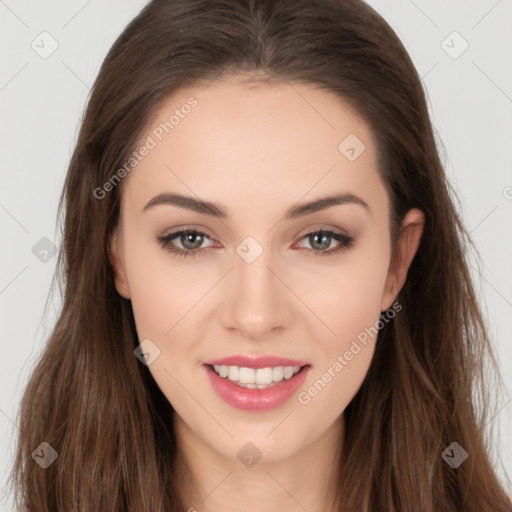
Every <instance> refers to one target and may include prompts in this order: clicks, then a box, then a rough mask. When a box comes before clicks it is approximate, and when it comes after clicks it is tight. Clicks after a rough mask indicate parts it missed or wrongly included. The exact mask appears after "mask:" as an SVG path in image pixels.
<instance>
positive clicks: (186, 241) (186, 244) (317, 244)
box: [157, 229, 355, 258]
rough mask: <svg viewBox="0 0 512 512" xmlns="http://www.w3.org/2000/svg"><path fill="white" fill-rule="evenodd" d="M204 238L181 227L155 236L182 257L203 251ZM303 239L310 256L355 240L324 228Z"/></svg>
mask: <svg viewBox="0 0 512 512" xmlns="http://www.w3.org/2000/svg"><path fill="white" fill-rule="evenodd" d="M175 239H178V241H179V243H180V244H181V246H182V248H180V247H176V245H175V243H174V242H173V240H175ZM206 239H208V240H211V239H210V237H209V236H208V235H207V234H206V233H203V232H202V231H197V230H194V229H182V230H179V231H175V232H173V233H170V234H168V235H165V236H158V237H157V240H158V242H159V243H160V245H161V246H162V247H163V248H165V249H166V250H168V251H169V252H171V253H173V254H176V255H177V256H181V257H183V258H186V257H187V256H189V255H190V256H192V258H194V256H195V255H198V254H202V253H203V252H205V251H206V249H207V248H201V245H203V243H204V241H205V240H206ZM304 239H307V240H308V241H309V242H310V244H311V246H312V249H309V248H307V247H306V248H304V251H305V252H306V254H308V255H312V256H328V255H331V254H333V253H335V252H338V251H341V250H343V249H348V248H350V247H352V246H353V244H354V241H355V240H354V238H352V237H350V236H348V235H345V234H343V233H337V232H335V231H331V230H325V229H321V230H317V231H312V232H310V233H307V234H306V235H304V236H303V237H302V238H301V240H304ZM333 240H335V241H336V242H338V245H337V246H336V247H335V248H334V249H328V248H329V247H330V246H331V244H332V241H333ZM294 245H295V244H294ZM327 249H328V250H327Z"/></svg>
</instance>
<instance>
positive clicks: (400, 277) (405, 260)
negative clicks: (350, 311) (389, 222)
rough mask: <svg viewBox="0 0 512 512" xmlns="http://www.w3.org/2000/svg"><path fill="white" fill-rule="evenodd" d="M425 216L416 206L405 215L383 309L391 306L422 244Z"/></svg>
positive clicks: (384, 293) (387, 282)
mask: <svg viewBox="0 0 512 512" xmlns="http://www.w3.org/2000/svg"><path fill="white" fill-rule="evenodd" d="M424 225H425V216H424V215H423V212H422V211H420V210H418V209H416V208H414V209H412V210H409V211H408V212H407V215H406V216H405V217H404V220H403V222H402V226H401V228H400V233H399V236H398V241H397V247H396V253H395V257H394V261H392V262H391V264H390V266H389V270H388V275H387V277H386V283H385V285H384V292H383V295H382V303H381V311H386V310H387V309H389V308H390V307H391V305H392V304H393V301H394V300H395V299H396V297H397V295H398V293H399V292H400V290H401V289H402V286H403V285H404V283H405V279H406V278H407V271H408V270H409V266H410V265H411V262H412V260H413V258H414V255H415V254H416V251H417V249H418V246H419V244H420V240H421V235H422V233H423V227H424Z"/></svg>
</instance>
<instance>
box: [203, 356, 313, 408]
mask: <svg viewBox="0 0 512 512" xmlns="http://www.w3.org/2000/svg"><path fill="white" fill-rule="evenodd" d="M228 361H229V362H228ZM276 361H277V362H276ZM248 363H251V364H248ZM211 364H226V365H227V366H245V367H246V368H268V367H269V366H304V363H301V362H300V361H293V360H291V359H283V358H267V357H263V358H256V359H248V358H247V357H234V358H226V359H218V360H216V361H212V362H211V363H210V362H209V363H206V364H204V365H203V368H204V369H205V371H206V373H207V375H208V378H209V379H210V383H211V385H212V387H213V389H214V390H215V391H216V393H217V394H218V395H219V396H220V397H221V398H222V399H223V400H224V401H225V402H226V403H227V404H229V405H231V406H232V407H236V408H237V409H243V410H246V411H266V410H269V409H273V408H274V407H278V406H279V405H281V404H283V403H284V402H286V401H287V400H288V399H289V398H290V397H291V396H292V395H293V394H294V393H296V392H297V391H298V389H299V388H300V387H301V386H302V384H304V381H305V380H306V377H307V376H308V374H309V370H310V368H311V365H306V367H305V368H302V370H300V371H299V372H298V373H297V374H295V375H294V376H293V377H291V378H290V379H283V380H282V381H281V382H279V384H275V385H273V386H271V387H269V388H265V389H258V388H255V389H250V388H243V387H241V386H238V385H237V384H235V383H234V382H231V381H230V380H229V379H228V378H227V377H220V376H219V375H217V374H216V373H215V372H214V370H213V368H212V367H211V366H210V365H211Z"/></svg>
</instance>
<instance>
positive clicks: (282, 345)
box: [110, 76, 424, 512]
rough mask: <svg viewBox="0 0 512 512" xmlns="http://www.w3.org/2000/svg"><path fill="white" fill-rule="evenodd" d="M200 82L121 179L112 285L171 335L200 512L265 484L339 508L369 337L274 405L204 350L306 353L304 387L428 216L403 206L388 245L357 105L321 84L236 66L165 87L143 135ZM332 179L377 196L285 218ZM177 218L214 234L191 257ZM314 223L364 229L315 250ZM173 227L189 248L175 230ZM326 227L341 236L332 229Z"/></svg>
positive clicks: (190, 497)
mask: <svg viewBox="0 0 512 512" xmlns="http://www.w3.org/2000/svg"><path fill="white" fill-rule="evenodd" d="M190 96H194V98H196V99H197V101H198V105H197V106H196V107H195V108H194V109H193V110H192V111H191V112H190V113H189V114H188V115H187V116H185V117H184V119H180V122H179V124H178V125H176V126H175V127H174V129H173V130H172V132H170V133H169V134H166V135H165V136H164V137H163V139H162V141H160V142H158V144H157V146H156V147H155V148H154V149H152V150H151V151H150V152H149V154H148V155H147V156H146V157H145V158H144V159H143V160H142V161H141V162H140V163H139V164H138V166H137V167H136V168H135V170H134V171H133V172H132V173H131V174H130V175H129V176H128V177H127V178H125V181H124V182H123V184H122V185H123V191H122V196H121V215H120V222H119V226H118V229H117V231H116V232H115V233H114V236H113V237H112V239H111V244H110V255H111V261H112V265H113V267H114V270H115V275H116V288H117V290H118V292H119V294H120V295H122V296H123V297H125V298H127V299H130V300H131V302H132V307H133V311H134V316H135V320H136V326H137V332H138V334H139V339H140V340H143V339H146V338H149V339H151V340H152V342H153V343H154V344H155V345H157V346H158V348H159V349H160V351H161V353H160V356H159V357H157V358H156V359H155V360H154V362H152V363H151V364H150V366H149V369H150V371H151V374H152V375H153V377H154V379H155V381H156V382H157V384H158V386H159V387H160V389H161V390H162V392H163V393H164V394H165V396H166V397H167V398H168V400H169V402H170V403H171V404H172V406H173V408H174V409H175V411H176V413H177V414H176V415H175V417H176V419H175V424H174V428H175V430H176V434H177V437H178V441H179V446H180V448H181V454H180V464H181V465H183V467H185V466H184V465H185V464H187V465H188V466H189V467H190V470H191V472H192V475H193V477H194V479H195V481H196V482H197V486H196V487H194V486H192V485H191V484H190V480H189V479H187V480H186V481H185V482H184V484H183V486H182V488H181V489H182V494H183V497H184V500H185V503H186V504H187V506H190V507H191V508H192V507H193V508H195V509H197V510H198V511H201V512H202V511H218V510H227V511H230V510H233V511H235V510H236V511H239V510H244V511H247V512H250V511H256V510H261V499H262V498H264V500H265V509H266V510H267V511H268V512H271V511H274V510H275V511H277V510H280V511H281V510H289V511H295V510H297V511H299V510H301V511H302V510H303V509H306V510H308V511H309V512H314V511H320V510H329V509H330V507H332V503H331V502H330V498H329V497H327V490H328V486H329V482H330V481H331V472H330V471H331V468H332V467H334V464H335V457H336V452H337V450H336V446H337V443H340V442H341V440H342V439H343V434H344V415H343V411H344V409H345V408H346V406H347V405H348V404H349V403H350V401H351V400H352V398H353V397H354V395H355V394H356V392H357V391H358V389H359V387H360V386H361V384H362V382H363V379H364V377H365V375H366V373H367V371H368V368H369V365H370V362H371V359H372V356H373V353H374V348H375V343H376V341H377V338H376V337H375V336H374V337H373V338H372V337H370V338H369V339H368V342H367V345H366V346H363V345H361V346H362V347H363V349H362V350H361V351H360V352H359V353H358V354H357V355H355V356H354V358H353V359H352V360H351V361H350V362H349V364H347V366H345V367H344V368H343V370H342V371H341V372H339V373H338V374H336V377H334V378H332V380H331V381H330V382H329V383H328V384H327V385H326V386H325V388H324V389H323V390H322V391H321V392H319V393H318V394H317V395H316V396H315V397H313V398H311V400H310V402H309V403H307V404H301V403H299V401H298V400H297V397H296V396H293V397H292V398H290V399H289V400H288V401H286V402H285V403H284V404H282V405H281V406H279V407H277V408H275V409H272V410H270V411H265V412H254V411H242V410H238V409H235V408H233V407H232V406H230V405H228V404H227V403H225V402H224V401H223V400H222V399H221V398H220V397H219V396H218V395H217V394H216V393H215V391H214V390H213V389H212V387H211V385H210V383H209V381H208V379H207V376H206V374H205V372H204V370H203V368H202V364H203V362H204V361H206V360H209V359H214V358H221V357H226V356H230V355H237V354H247V355H254V356H261V355H275V356H282V357H290V358H294V359H298V360H302V361H307V362H309V364H311V365H312V367H311V370H310V373H309V375H308V377H307V379H306V381H305V383H304V385H303V386H302V387H301V390H307V389H308V388H309V387H310V386H311V385H312V384H313V383H314V382H315V381H317V380H318V379H319V378H321V376H322V374H323V373H324V372H326V371H327V370H328V368H329V367H331V368H332V366H333V363H334V362H335V361H336V360H337V357H338V356H339V355H343V354H344V353H345V352H346V351H347V350H348V349H349V348H350V346H351V343H352V342H353V340H355V339H356V337H357V336H358V334H360V333H361V332H363V331H364V330H365V328H369V327H370V326H374V325H375V324H376V322H377V321H378V320H379V314H380V312H381V311H385V310H386V309H388V308H390V307H391V306H392V304H393V302H394V300H395V298H396V296H397V294H398V292H399V290H400V288H401V287H402V286H403V284H404V281H405V279H406V275H407V270H408V268H409V265H410V263H411V261H412V259H413V257H414V254H415V252H416V250H417V247H418V244H419V241H420V237H421V233H422V230H423V225H424V216H423V214H422V212H420V211H418V210H411V211H409V212H408V213H407V215H406V217H405V219H404V222H403V225H402V231H401V235H400V239H399V242H398V252H397V254H398V255H399V257H397V258H396V259H395V261H393V262H392V261H391V259H390V255H391V241H390V234H389V233H390V231H389V229H390V226H389V198H388V195H387V192H386V189H385V187H384V185H383V183H382V181H381V179H380V177H379V175H378V173H377V171H376V168H377V167H376V161H377V159H376V150H375V147H374V144H373V141H372V139H371V135H370V130H369V128H368V126H367V125H366V124H365V123H364V122H363V120H362V119H360V118H359V116H358V115H357V113H356V112H355V111H353V110H352V109H351V108H350V107H349V106H348V105H347V104H345V103H343V102H342V101H341V100H340V99H339V98H337V97H336V96H334V95H332V94H331V93H329V92H326V91H322V90H319V89H315V88H314V87H313V86H308V85H303V84H293V87H292V86H290V84H284V85H276V84H273V85H269V84H258V85H254V84H247V83H242V82H241V77H240V76H238V77H230V78H228V79H224V80H222V81H216V82H214V83H212V84H210V85H209V86H208V87H206V88H205V87H204V86H203V87H199V86H197V87H191V88H187V89H186V90H182V91H179V92H178V93H176V94H174V95H173V96H172V97H170V98H168V99H167V100H166V102H165V103H164V104H163V105H162V106H161V108H160V109H159V110H158V111H157V112H156V114H155V115H154V116H153V118H152V119H151V122H150V123H149V124H148V128H147V130H146V132H145V133H144V134H143V136H142V137H141V138H140V142H141V143H142V142H143V141H144V140H146V137H147V136H148V135H151V132H152V130H153V129H154V128H155V127H156V126H158V125H159V123H160V122H163V121H165V120H168V118H169V115H170V113H172V111H173V110H175V109H176V108H180V106H181V105H183V104H185V103H186V101H187V99H188V98H189V97H190ZM349 134H356V135H357V137H358V138H359V139H360V140H361V141H363V143H364V144H365V146H366V149H365V150H364V151H363V152H362V153H361V154H360V156H359V157H358V158H356V160H354V161H349V160H348V159H347V158H346V157H345V156H344V155H343V154H342V153H341V152H340V151H339V150H338V145H339V144H340V142H341V141H343V140H344V139H345V138H346V137H347V136H348V135H349ZM153 138H154V137H153ZM162 192H177V193H181V194H185V195H189V196H193V197H196V198H201V199H203V200H208V201H213V202H215V203H219V204H221V205H222V206H223V208H225V209H226V211H227V212H228V217H227V218H226V219H222V220H221V219H217V218H213V217H211V216H208V215H205V214H201V213H198V212H193V211H190V210H186V209H183V208H180V207H178V206H172V205H158V206H155V207H153V208H149V209H148V210H147V211H145V212H142V210H143V208H144V206H145V205H146V203H147V202H148V201H149V200H150V199H152V198H153V197H154V196H156V195H157V194H160V193H162ZM334 192H340V193H342V192H350V193H352V194H354V195H355V196H358V197H360V198H361V199H363V200H364V201H365V202H366V203H367V204H368V205H369V211H367V210H366V209H365V208H363V207H361V206H359V205H357V204H350V203H348V204H343V205H337V206H333V207H330V208H328V209H325V210H323V211H319V212H315V213H312V214H310V215H307V216H304V217H301V218H297V219H293V220H285V219H283V213H284V211H285V210H286V209H287V208H289V207H291V206H293V205H295V204H296V203H298V202H300V203H302V202H307V201H310V200H313V199H317V198H320V197H324V196H327V195H330V194H333V193H334ZM185 227H186V228H190V229H196V230H198V231H202V232H204V233H206V234H207V235H208V237H209V238H204V241H203V243H202V245H201V246H200V247H201V248H205V249H206V251H205V252H203V253H202V254H199V255H197V256H195V257H194V258H192V257H187V258H181V257H178V256H176V255H173V254H172V253H170V252H169V251H168V250H167V249H165V248H163V247H162V246H161V245H160V243H159V242H158V241H157V240H156V237H157V236H159V235H166V234H169V233H172V232H173V231H176V230H177V229H179V228H185ZM320 228H323V229H333V230H334V231H338V232H343V233H346V234H348V235H350V236H352V237H354V238H355V242H354V245H353V246H352V247H350V248H347V249H342V250H340V251H338V252H336V253H332V254H330V255H326V256H321V255H320V256H318V257H314V256H313V255H309V254H307V253H306V251H305V249H307V248H309V249H310V250H311V251H313V250H315V248H316V251H317V252H321V250H320V249H318V245H313V244H314V243H315V240H314V239H313V240H312V238H311V237H308V236H306V235H308V234H309V233H311V232H313V231H314V230H315V229H316V230H318V229H320ZM247 236H251V237H253V238H254V239H255V240H256V241H257V242H258V244H259V245H260V246H261V247H262V249H263V252H262V254H261V255H260V256H259V257H258V258H257V259H256V260H255V261H254V262H252V263H250V264H249V263H247V262H246V261H245V260H244V259H243V258H241V257H240V256H239V255H238V254H237V252H236V248H237V246H238V245H239V244H240V243H241V242H242V241H243V240H244V239H245V238H246V237H247ZM173 243H174V245H175V246H177V247H179V248H182V249H183V248H184V247H185V246H184V245H183V238H181V240H180V237H179V236H178V237H177V238H175V239H174V240H173ZM185 243H186V240H185ZM199 243H200V242H197V244H199ZM327 244H329V245H328V246H327V248H328V249H333V248H335V247H337V246H338V245H339V243H338V242H337V241H336V240H335V239H334V238H331V239H329V240H327ZM187 247H189V248H190V247H192V248H193V247H197V245H195V246H193V245H188V246H187ZM189 250H191V249H189ZM397 314H400V313H397ZM248 442H251V443H253V444H254V445H255V446H256V447H257V448H258V450H259V451H260V452H261V453H262V458H261V460H260V461H259V462H258V463H256V464H255V465H254V466H252V467H251V468H248V467H246V466H244V464H242V463H241V461H240V460H239V459H238V457H237V452H238V451H239V450H240V449H241V448H242V447H243V446H244V445H245V444H246V443H248Z"/></svg>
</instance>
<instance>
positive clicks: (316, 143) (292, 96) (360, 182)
mask: <svg viewBox="0 0 512 512" xmlns="http://www.w3.org/2000/svg"><path fill="white" fill-rule="evenodd" d="M143 145H147V146H148V147H151V149H150V150H149V151H147V152H146V153H147V154H146V156H144V157H143V158H142V159H141V160H140V162H139V163H138V164H137V166H136V167H135V169H134V171H133V172H132V173H131V174H130V176H129V179H128V180H127V181H128V183H125V184H124V185H126V191H125V193H126V199H124V200H123V202H125V201H130V203H133V204H134V205H135V206H136V207H137V208H138V209H139V210H141V209H142V208H143V207H144V204H145V202H147V201H148V200H149V199H150V198H151V197H153V196H154V195H156V194H158V193H161V192H165V191H180V192H182V193H187V194H188V195H197V196H199V197H201V198H203V199H209V198H212V199H214V200H219V201H221V202H224V203H225V204H229V203H230V202H233V201H236V202H237V207H240V206H243V205H245V206H246V207H250V206H251V205H252V203H251V202H250V201H249V202H245V201H244V198H247V199H249V198H250V197H252V198H259V207H260V208H261V205H262V202H261V201H270V202H276V203H279V204H281V203H283V202H286V203H287V205H288V203H293V202H297V201H299V200H301V198H303V199H304V200H307V199H314V198H315V197H316V196H319V195H325V194H326V193H333V192H339V191H343V192H349V193H355V192H357V193H358V195H365V196H366V198H367V202H371V201H372V200H373V201H375V200H377V199H378V198H377V197H373V199H372V197H371V196H372V194H373V195H374V196H377V195H379V194H380V196H381V197H380V199H381V200H382V199H383V197H382V194H383V192H384V188H383V184H382V183H381V182H380V177H379V175H378V173H377V166H376V160H377V155H376V148H375V147H374V144H373V140H372V139H371V134H370V130H369V127H368V126H367V125H366V123H365V122H364V121H363V120H362V119H361V118H360V117H359V115H358V114H357V112H356V111H354V110H353V109H352V108H351V107H350V106H349V105H348V104H347V103H345V102H343V101H342V100H341V99H340V98H339V97H337V96H335V95H334V94H333V93H330V92H328V91H326V90H321V89H318V88H315V87H314V86H313V85H306V84H300V83H283V84H278V85H277V84H272V85H270V84H261V83H258V84H253V83H246V82H243V81H241V80H240V78H231V79H226V80H222V81H216V82H213V83H210V84H209V85H198V86H195V87H190V88H186V89H182V90H179V91H177V92H175V93H174V94H173V95H172V96H169V97H168V98H166V100H165V101H163V102H162V104H161V105H160V106H159V108H158V109H157V111H156V112H155V113H154V114H153V115H152V116H151V118H150V120H149V122H148V123H147V126H146V129H145V131H144V133H143V135H142V136H141V137H140V138H139V141H138V144H137V148H141V147H142V146H143ZM224 199H225V201H224ZM384 199H385V198H384ZM143 201H145V202H144V204H142V202H143Z"/></svg>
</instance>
